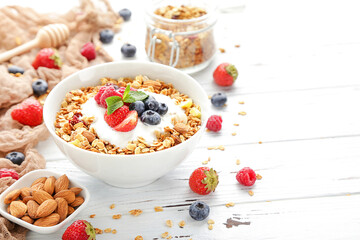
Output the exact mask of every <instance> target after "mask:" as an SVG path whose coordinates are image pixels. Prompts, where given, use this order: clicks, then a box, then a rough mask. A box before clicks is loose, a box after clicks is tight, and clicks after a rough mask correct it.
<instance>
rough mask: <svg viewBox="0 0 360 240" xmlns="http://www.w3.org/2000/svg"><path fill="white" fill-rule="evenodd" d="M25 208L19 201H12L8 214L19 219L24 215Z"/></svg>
mask: <svg viewBox="0 0 360 240" xmlns="http://www.w3.org/2000/svg"><path fill="white" fill-rule="evenodd" d="M26 211H27V206H26V204H25V203H23V202H21V201H12V202H11V203H10V214H11V215H13V216H14V217H17V218H21V217H22V216H24V215H25V213H26Z"/></svg>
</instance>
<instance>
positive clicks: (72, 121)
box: [69, 115, 81, 126]
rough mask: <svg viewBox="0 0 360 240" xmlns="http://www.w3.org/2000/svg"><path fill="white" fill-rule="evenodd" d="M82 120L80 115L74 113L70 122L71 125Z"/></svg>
mask: <svg viewBox="0 0 360 240" xmlns="http://www.w3.org/2000/svg"><path fill="white" fill-rule="evenodd" d="M79 122H81V121H80V119H79V117H78V116H77V115H74V116H73V118H72V119H70V120H69V123H70V124H71V125H73V126H74V125H76V124H77V123H79Z"/></svg>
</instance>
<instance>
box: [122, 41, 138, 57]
mask: <svg viewBox="0 0 360 240" xmlns="http://www.w3.org/2000/svg"><path fill="white" fill-rule="evenodd" d="M121 53H122V54H123V55H124V57H128V58H130V57H133V56H135V53H136V47H135V46H134V45H131V44H130V43H125V44H124V45H123V46H122V47H121Z"/></svg>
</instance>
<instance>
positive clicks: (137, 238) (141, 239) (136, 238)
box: [135, 235, 144, 240]
mask: <svg viewBox="0 0 360 240" xmlns="http://www.w3.org/2000/svg"><path fill="white" fill-rule="evenodd" d="M135 240H144V238H143V237H142V236H140V235H138V236H136V237H135Z"/></svg>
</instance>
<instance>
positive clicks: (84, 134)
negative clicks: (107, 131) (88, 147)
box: [81, 130, 95, 143]
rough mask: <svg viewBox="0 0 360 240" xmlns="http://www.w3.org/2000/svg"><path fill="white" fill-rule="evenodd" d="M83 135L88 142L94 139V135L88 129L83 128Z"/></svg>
mask: <svg viewBox="0 0 360 240" xmlns="http://www.w3.org/2000/svg"><path fill="white" fill-rule="evenodd" d="M81 134H82V135H83V136H84V137H86V139H87V140H88V141H89V143H92V141H94V140H95V135H94V134H93V133H92V132H90V131H88V130H85V131H83V132H82V133H81Z"/></svg>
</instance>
